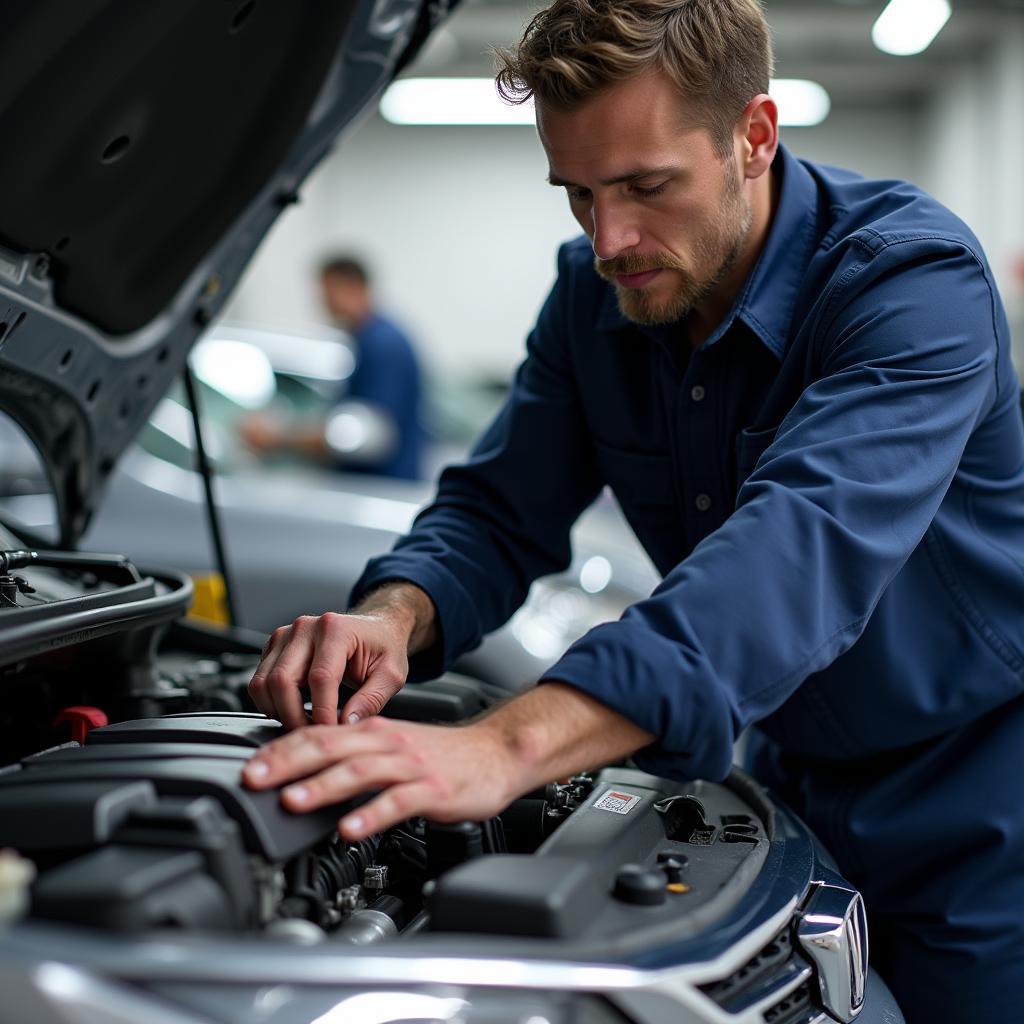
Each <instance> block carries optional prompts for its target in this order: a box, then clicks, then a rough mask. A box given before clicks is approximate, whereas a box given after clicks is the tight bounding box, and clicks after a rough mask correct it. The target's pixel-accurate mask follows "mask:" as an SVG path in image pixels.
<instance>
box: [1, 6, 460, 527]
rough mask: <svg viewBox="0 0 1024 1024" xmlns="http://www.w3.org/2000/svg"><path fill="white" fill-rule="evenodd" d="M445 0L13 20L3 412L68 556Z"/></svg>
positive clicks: (5, 88)
mask: <svg viewBox="0 0 1024 1024" xmlns="http://www.w3.org/2000/svg"><path fill="white" fill-rule="evenodd" d="M457 2H458V0H304V2H302V3H296V2H295V0H147V2H146V3H138V2H137V0H39V2H37V3H32V4H23V5H8V7H9V8H10V9H9V10H7V11H6V20H5V26H4V32H3V34H2V35H0V64H2V66H3V68H4V74H3V76H2V78H0V138H2V139H3V140H4V152H5V157H4V159H3V160H2V161H0V408H2V409H3V410H4V411H5V412H7V413H8V414H9V415H11V416H12V417H13V418H14V419H15V420H16V421H17V422H18V423H19V425H20V426H21V427H22V428H23V429H24V430H25V432H26V433H27V434H28V435H29V437H30V438H31V439H32V440H33V442H34V443H35V444H36V445H37V447H38V448H39V450H40V453H41V455H42V458H43V461H44V464H45V465H46V468H47V472H48V474H49V476H50V480H51V483H52V486H53V489H54V493H55V495H56V499H57V505H58V510H59V517H60V527H61V543H62V546H64V547H72V546H74V544H75V543H76V541H77V540H78V538H79V537H80V536H81V534H82V532H83V531H84V530H85V528H86V526H87V525H88V522H89V518H90V516H91V514H92V511H93V509H94V508H95V507H96V504H97V501H98V498H99V495H100V493H101V491H102V488H103V485H104V481H105V479H106V478H107V477H108V475H109V474H110V471H111V469H112V468H113V466H114V464H115V462H116V460H117V458H118V457H119V456H120V455H121V453H122V452H123V451H124V449H125V447H126V446H127V445H128V444H129V442H130V441H131V440H132V438H133V437H134V436H135V434H136V433H137V431H138V430H139V429H140V428H141V426H142V425H143V423H144V422H145V420H146V419H147V417H148V416H149V414H150V412H151V410H152V409H153V407H154V406H155V405H156V403H157V402H158V401H159V400H160V398H161V397H162V396H163V394H164V392H165V391H166V390H167V387H168V385H169V384H170V382H171V380H172V378H173V377H174V376H175V375H176V374H178V373H180V372H181V370H182V368H183V365H184V363H185V360H186V357H187V355H188V352H189V349H190V348H191V346H192V344H193V342H194V341H195V339H196V337H197V336H198V335H199V334H200V333H201V332H202V331H203V330H204V328H205V326H206V325H207V324H208V323H209V322H210V320H211V319H212V318H213V317H214V316H216V314H217V312H218V311H219V310H220V308H221V306H222V305H223V304H224V302H225V300H226V299H227V297H228V295H229V294H230V292H231V290H232V288H233V287H234V285H235V284H236V282H237V281H238V278H239V276H240V275H241V273H242V271H243V269H244V268H245V266H246V264H247V263H248V261H249V258H250V257H251V256H252V254H253V252H254V250H255V249H256V247H257V246H258V245H259V243H260V241H261V240H262V238H263V236H264V235H265V234H266V232H267V230H268V228H269V227H270V226H271V224H272V223H273V222H274V220H275V219H276V218H277V216H278V215H279V213H280V212H281V210H282V209H284V208H285V207H286V206H288V205H289V204H290V203H292V202H294V201H295V200H296V198H297V194H298V193H297V190H298V187H299V185H300V183H301V182H302V181H303V179H304V178H305V177H306V175H307V174H308V173H309V172H310V170H311V169H312V168H313V167H314V166H315V165H316V163H317V162H318V161H319V160H320V159H321V157H323V155H324V154H325V153H326V152H327V150H328V149H329V148H330V146H331V144H332V143H333V141H334V139H335V138H336V136H337V135H338V133H339V132H340V131H341V129H342V128H344V127H345V126H346V125H347V124H348V123H349V122H350V121H352V119H353V118H354V117H356V116H357V115H358V114H359V113H360V112H361V111H362V110H364V109H365V108H366V107H367V106H368V105H369V104H370V103H371V102H372V101H373V100H374V99H375V98H376V97H377V95H378V94H379V92H380V91H381V90H382V89H383V87H384V86H385V85H387V83H388V82H389V81H390V80H391V79H392V78H393V77H394V76H395V74H396V73H397V72H398V71H399V70H400V69H401V68H402V67H403V66H404V65H405V64H406V63H407V62H408V60H409V59H410V58H411V57H412V56H413V55H414V53H415V52H416V51H417V50H418V49H419V47H420V45H421V44H422V42H423V41H424V39H425V38H426V36H427V35H428V34H429V32H430V31H431V29H432V28H433V27H434V26H435V25H436V24H437V23H438V22H439V21H440V20H441V19H442V18H443V17H444V16H445V15H446V14H447V13H448V11H449V10H451V9H452V8H453V7H454V6H455V5H456V3H457Z"/></svg>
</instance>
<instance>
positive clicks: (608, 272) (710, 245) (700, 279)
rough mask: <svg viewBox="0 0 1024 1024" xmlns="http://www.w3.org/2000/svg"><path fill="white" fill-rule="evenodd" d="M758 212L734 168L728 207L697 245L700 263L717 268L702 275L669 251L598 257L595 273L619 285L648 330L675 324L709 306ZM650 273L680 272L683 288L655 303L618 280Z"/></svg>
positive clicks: (629, 312) (624, 307)
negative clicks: (621, 276)
mask: <svg viewBox="0 0 1024 1024" xmlns="http://www.w3.org/2000/svg"><path fill="white" fill-rule="evenodd" d="M752 221H753V211H752V210H751V208H750V204H749V203H748V202H746V201H745V199H744V197H743V193H742V191H741V189H740V181H739V175H738V174H737V172H736V168H735V166H734V165H732V164H729V170H728V171H727V174H726V181H725V191H724V194H723V196H722V204H721V206H720V207H719V209H718V211H717V212H716V214H715V216H714V218H713V219H712V221H711V223H710V225H709V226H708V230H707V231H706V232H705V233H704V234H703V235H701V237H700V238H698V239H697V240H696V241H695V242H694V246H693V254H694V265H695V267H697V268H708V267H710V268H713V269H712V270H711V271H710V272H705V273H702V272H701V270H700V269H697V270H696V271H692V270H690V269H688V268H687V267H685V266H684V265H683V264H682V263H680V262H679V261H678V260H677V259H676V258H675V257H674V256H672V255H670V254H669V253H657V254H652V255H646V256H642V255H640V254H638V253H626V254H625V255H622V256H617V257H615V259H611V260H602V259H600V258H598V257H595V259H594V269H595V270H596V271H597V272H598V274H600V275H601V277H603V278H604V279H605V280H606V281H610V282H611V283H612V284H614V285H615V295H616V298H617V299H618V300H619V309H620V310H621V311H622V314H623V316H625V317H626V318H627V319H629V320H632V321H633V322H634V323H637V324H641V325H642V326H644V327H655V326H657V325H658V324H670V323H675V322H676V321H677V320H681V319H682V318H683V317H684V316H686V315H687V314H688V313H689V312H690V311H691V310H692V309H693V308H694V307H695V306H697V305H698V304H699V303H701V302H703V301H704V299H706V298H707V297H708V296H709V295H710V294H711V293H712V292H713V291H714V290H715V288H717V287H718V285H719V284H721V282H722V281H723V280H724V279H725V277H726V276H727V275H728V273H729V271H731V270H732V268H733V267H734V266H735V265H736V261H737V259H739V255H740V252H741V251H742V249H743V245H744V243H745V242H746V240H747V235H748V234H749V233H750V225H751V223H752ZM648 270H669V271H674V272H675V274H676V279H677V281H678V284H677V285H676V287H675V290H674V291H673V292H672V294H671V295H669V296H668V298H666V299H661V300H660V301H657V302H656V301H655V300H654V299H653V297H652V295H651V294H650V292H649V291H648V289H646V288H625V287H623V286H622V285H620V284H619V283H618V282H617V281H616V280H615V278H616V275H618V274H642V273H644V272H645V271H648Z"/></svg>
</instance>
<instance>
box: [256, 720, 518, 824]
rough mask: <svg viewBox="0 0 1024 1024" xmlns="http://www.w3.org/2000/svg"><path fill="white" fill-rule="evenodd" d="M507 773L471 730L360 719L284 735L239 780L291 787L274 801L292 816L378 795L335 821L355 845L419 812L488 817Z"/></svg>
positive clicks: (511, 775) (509, 782)
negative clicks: (362, 795) (364, 795)
mask: <svg viewBox="0 0 1024 1024" xmlns="http://www.w3.org/2000/svg"><path fill="white" fill-rule="evenodd" d="M514 768H515V766H514V765H512V764H510V763H509V762H508V759H507V756H505V752H504V751H502V749H501V745H500V743H499V741H498V738H497V737H496V736H494V735H493V734H491V733H489V732H488V731H487V730H485V729H481V728H479V727H478V726H465V727H446V726H437V725H417V724H414V723H412V722H398V721H392V720H390V719H386V718H368V719H366V720H365V721H362V722H360V723H359V724H358V725H352V726H340V725H334V726H323V725H313V726H309V727H307V728H305V729H298V730H296V731H295V732H292V733H289V734H288V735H287V736H284V737H282V738H281V739H279V740H275V741H274V742H273V743H270V744H268V745H267V746H266V747H264V748H263V749H262V750H261V751H260V752H259V753H258V754H256V755H255V756H254V757H253V758H252V760H250V761H249V763H248V764H247V765H246V767H245V775H244V778H245V782H246V784H247V785H248V786H250V787H251V788H252V789H268V788H270V787H273V786H280V785H282V784H284V783H297V784H295V785H290V786H287V787H286V788H285V789H284V790H283V792H282V802H283V804H284V805H285V807H287V808H288V810H291V811H298V812H301V811H311V810H314V809H315V808H317V807H323V806H324V805H326V804H333V803H338V802H340V801H342V800H348V799H350V798H351V797H354V796H358V795H359V794H360V793H365V792H367V791H370V790H381V791H382V792H380V794H379V795H378V796H376V797H375V798H374V799H373V800H371V801H369V802H368V803H366V804H364V805H363V806H362V807H360V808H359V809H358V810H356V811H354V812H353V813H351V814H349V815H348V816H346V817H345V818H343V819H342V821H341V823H340V829H339V830H340V832H341V834H342V836H344V838H345V839H347V840H349V841H350V842H356V841H358V840H360V839H363V838H365V837H366V836H368V835H372V834H373V833H375V832H381V831H383V830H384V829H386V828H390V827H391V826H392V825H397V824H398V823H399V822H402V821H405V820H406V819H407V818H411V817H414V816H419V815H422V816H424V817H427V818H430V819H431V820H433V821H483V820H484V819H486V818H490V817H493V816H494V815H495V814H497V813H498V812H499V811H502V810H504V809H505V807H506V806H508V804H509V803H510V802H511V801H512V800H513V799H514V798H515V797H516V796H517V795H518V792H519V789H518V787H517V785H516V783H517V782H518V781H519V780H518V778H517V775H516V773H515V771H514ZM527 788H529V787H528V786H524V787H523V789H524V790H525V789H527Z"/></svg>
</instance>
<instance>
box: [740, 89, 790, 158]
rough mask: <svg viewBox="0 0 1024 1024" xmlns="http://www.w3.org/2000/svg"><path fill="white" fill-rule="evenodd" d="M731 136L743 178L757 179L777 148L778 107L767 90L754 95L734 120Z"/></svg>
mask: <svg viewBox="0 0 1024 1024" xmlns="http://www.w3.org/2000/svg"><path fill="white" fill-rule="evenodd" d="M733 137H734V139H735V141H736V143H737V145H738V150H739V156H740V159H741V161H742V164H741V169H742V171H743V174H744V177H746V178H759V177H761V175H762V174H764V173H765V171H767V170H768V168H769V167H771V165H772V161H773V160H774V159H775V153H776V151H777V150H778V148H779V108H778V107H777V106H776V105H775V100H773V99H772V98H771V96H769V95H768V94H767V93H760V94H759V95H757V96H755V97H754V98H753V99H752V100H751V101H750V102H749V103H748V104H747V105H746V106H745V107H744V108H743V113H742V114H740V116H739V118H738V119H737V120H736V127H735V128H734V129H733Z"/></svg>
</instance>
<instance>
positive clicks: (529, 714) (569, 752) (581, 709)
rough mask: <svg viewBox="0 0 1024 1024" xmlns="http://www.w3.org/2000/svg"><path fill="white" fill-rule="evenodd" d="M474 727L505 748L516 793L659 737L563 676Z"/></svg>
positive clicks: (620, 755)
mask: <svg viewBox="0 0 1024 1024" xmlns="http://www.w3.org/2000/svg"><path fill="white" fill-rule="evenodd" d="M469 728H471V729H476V730H479V732H480V734H481V735H484V736H486V737H488V738H489V739H491V740H493V741H495V742H496V743H497V744H498V745H499V747H500V748H501V749H502V750H503V752H504V753H505V756H506V757H507V763H508V767H509V771H510V778H509V785H510V787H511V789H514V790H515V792H513V793H511V796H510V799H514V798H515V797H516V796H520V795H521V794H522V793H525V792H528V791H529V790H531V789H534V788H535V787H537V786H540V785H543V784H544V783H547V782H550V781H551V780H552V779H562V778H567V777H568V776H570V775H573V774H576V773H577V772H581V771H585V770H587V769H590V768H596V767H599V766H601V765H605V764H608V763H610V762H612V761H615V760H617V759H619V758H623V757H627V756H628V755H630V754H632V753H634V752H635V751H637V750H639V749H640V748H641V747H646V746H647V745H648V744H650V743H653V742H654V740H655V739H656V737H654V736H652V735H651V734H650V733H648V732H646V731H645V730H644V729H641V728H640V727H639V726H638V725H635V724H634V723H633V722H631V721H630V720H629V719H628V718H625V717H624V716H623V715H620V714H619V713H618V712H617V711H613V710H612V709H611V708H609V707H607V706H605V705H604V704H602V703H600V701H597V700H595V699H594V698H593V697H591V696H589V695H588V694H585V693H583V692H581V691H580V690H577V689H576V688H575V687H572V686H569V685H567V684H565V683H558V682H551V683H545V684H543V685H542V686H538V687H537V688H536V689H533V690H530V691H529V692H527V693H524V694H522V695H521V696H519V697H516V698H515V699H514V700H511V701H509V702H508V703H507V704H504V705H502V706H501V707H500V708H498V709H497V710H496V711H494V712H492V713H491V714H489V715H487V716H486V717H484V718H482V719H479V720H478V721H477V722H475V723H474V724H473V725H471V726H469Z"/></svg>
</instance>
